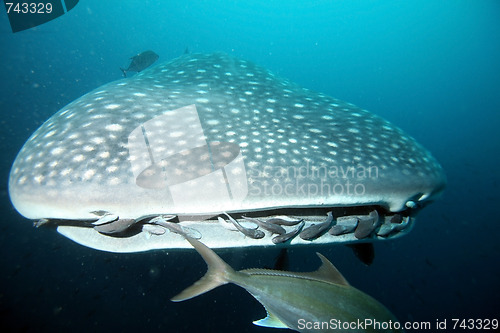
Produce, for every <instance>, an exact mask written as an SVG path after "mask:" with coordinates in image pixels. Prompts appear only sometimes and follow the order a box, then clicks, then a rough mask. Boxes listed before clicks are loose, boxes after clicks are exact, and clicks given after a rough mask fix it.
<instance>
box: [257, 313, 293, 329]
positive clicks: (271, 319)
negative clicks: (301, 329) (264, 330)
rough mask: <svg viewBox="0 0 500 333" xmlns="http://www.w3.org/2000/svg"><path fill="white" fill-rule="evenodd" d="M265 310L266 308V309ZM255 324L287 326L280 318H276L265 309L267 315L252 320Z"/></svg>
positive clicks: (273, 326)
mask: <svg viewBox="0 0 500 333" xmlns="http://www.w3.org/2000/svg"><path fill="white" fill-rule="evenodd" d="M266 311H267V309H266ZM253 323H254V324H255V325H257V326H264V327H272V328H289V327H288V326H286V325H285V324H283V322H282V321H281V320H279V319H278V317H276V316H275V315H274V314H273V313H272V312H269V311H267V317H266V318H262V319H260V320H256V321H254V322H253Z"/></svg>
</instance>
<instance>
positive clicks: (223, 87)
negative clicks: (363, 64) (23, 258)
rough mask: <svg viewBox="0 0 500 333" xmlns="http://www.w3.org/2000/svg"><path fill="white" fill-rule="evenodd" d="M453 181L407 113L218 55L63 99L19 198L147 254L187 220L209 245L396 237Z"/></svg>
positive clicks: (38, 140) (84, 240)
mask: <svg viewBox="0 0 500 333" xmlns="http://www.w3.org/2000/svg"><path fill="white" fill-rule="evenodd" d="M445 185H446V177H445V174H444V171H443V169H442V167H441V166H440V164H439V163H438V162H437V160H436V159H435V158H434V157H433V156H432V154H431V153H430V152H429V151H428V150H426V149H425V148H424V147H422V146H421V145H420V144H419V143H418V142H416V141H415V140H414V139H413V138H412V137H410V136H409V135H407V134H406V133H404V132H403V130H401V129H400V128H398V127H397V126H395V125H393V124H391V123H389V122H388V121H386V120H384V119H382V118H381V117H379V116H377V115H375V114H373V113H371V112H369V111H367V110H364V109H362V108H359V107H357V106H355V105H353V104H350V103H347V102H343V101H341V100H338V99H335V98H333V97H330V96H327V95H325V94H322V93H318V92H314V91H311V90H309V89H306V88H302V87H300V86H299V85H298V84H295V83H293V82H291V81H290V80H287V79H285V78H282V77H279V76H277V75H275V74H273V73H272V72H271V71H269V70H267V69H266V68H263V67H261V66H259V65H256V64H254V63H252V62H250V61H247V60H243V59H239V58H236V57H233V56H230V55H227V54H224V53H211V54H185V55H183V56H181V57H179V58H176V59H173V60H170V61H168V62H165V63H161V64H157V65H155V66H152V67H149V68H147V69H145V70H143V71H141V72H140V73H138V74H137V75H135V76H133V77H132V78H127V79H121V80H117V81H114V82H110V83H108V84H105V85H103V86H101V87H99V88H97V89H95V90H93V91H91V92H89V93H87V94H86V95H84V96H82V97H80V98H78V99H77V100H75V101H74V102H72V103H70V104H69V105H67V106H65V107H63V108H62V109H61V110H60V111H58V112H57V113H55V114H54V115H53V116H52V117H50V118H49V119H48V120H47V121H46V122H45V123H44V124H43V125H42V126H40V128H38V129H37V130H36V131H35V132H34V133H33V135H32V136H31V137H30V138H29V139H28V140H27V142H26V143H25V144H24V146H23V147H22V148H21V150H20V151H19V153H18V155H17V157H16V159H15V161H14V163H13V165H12V168H11V172H10V176H9V196H10V199H11V202H12V204H13V206H14V207H15V209H16V210H17V211H18V212H19V213H20V214H21V215H23V216H24V217H26V218H28V219H30V220H33V221H34V223H35V225H36V226H42V225H43V226H48V227H54V228H56V229H57V231H58V232H59V233H61V234H62V235H64V236H66V237H68V238H70V239H72V240H74V241H75V242H77V243H80V244H82V245H84V246H88V247H91V248H94V249H99V250H103V251H110V252H139V251H147V250H153V249H162V248H170V249H174V248H187V247H188V246H189V245H188V244H186V242H185V240H184V238H183V236H182V235H183V234H187V235H188V236H190V237H192V238H195V239H201V240H203V242H204V243H205V244H207V246H209V247H211V248H231V247H250V246H281V245H285V246H290V245H307V244H330V243H357V242H363V243H366V242H373V241H378V240H388V239H392V238H395V237H399V236H401V235H404V234H407V233H408V232H409V231H410V230H411V228H412V226H413V225H414V223H415V220H416V216H417V214H418V212H419V211H420V210H421V209H422V208H424V207H425V206H426V205H427V204H429V203H430V202H432V201H434V200H435V199H436V198H438V197H439V196H440V195H441V193H442V192H443V190H444V188H445ZM277 226H278V227H277Z"/></svg>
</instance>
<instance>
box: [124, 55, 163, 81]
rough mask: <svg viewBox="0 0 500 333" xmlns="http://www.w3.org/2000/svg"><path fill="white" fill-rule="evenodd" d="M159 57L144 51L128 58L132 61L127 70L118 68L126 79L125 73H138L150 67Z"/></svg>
mask: <svg viewBox="0 0 500 333" xmlns="http://www.w3.org/2000/svg"><path fill="white" fill-rule="evenodd" d="M158 58H159V56H158V55H157V54H156V53H154V52H153V51H144V52H142V53H139V54H138V55H135V56H133V57H132V58H130V60H132V61H131V62H130V65H128V68H127V69H123V68H120V69H121V70H122V72H123V76H124V77H127V72H140V71H143V70H145V69H146V68H148V67H149V66H151V65H152V64H154V63H155V61H156V60H158Z"/></svg>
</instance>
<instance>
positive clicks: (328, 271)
mask: <svg viewBox="0 0 500 333" xmlns="http://www.w3.org/2000/svg"><path fill="white" fill-rule="evenodd" d="M316 255H317V256H318V257H319V258H320V259H321V266H320V268H318V270H317V271H315V272H312V273H310V274H311V277H313V278H315V279H317V280H321V281H326V282H331V283H335V284H340V285H343V286H349V282H347V280H346V279H345V278H344V276H343V275H342V274H341V273H340V272H339V270H338V269H337V267H335V266H333V264H332V263H331V262H330V260H328V259H327V258H326V257H325V256H324V255H322V254H321V253H319V252H316Z"/></svg>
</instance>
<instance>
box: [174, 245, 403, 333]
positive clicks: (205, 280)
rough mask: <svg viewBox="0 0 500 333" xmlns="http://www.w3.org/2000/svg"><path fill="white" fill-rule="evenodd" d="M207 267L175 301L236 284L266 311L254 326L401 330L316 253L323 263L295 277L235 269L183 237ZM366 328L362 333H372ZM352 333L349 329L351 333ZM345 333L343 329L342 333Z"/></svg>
mask: <svg viewBox="0 0 500 333" xmlns="http://www.w3.org/2000/svg"><path fill="white" fill-rule="evenodd" d="M186 239H187V240H188V241H189V243H191V245H192V246H193V247H194V248H195V249H196V251H198V253H199V254H200V255H201V256H202V257H203V259H204V260H205V262H206V263H207V265H208V271H207V273H206V274H205V276H203V277H202V278H201V279H200V280H198V281H197V282H195V283H194V284H193V285H192V286H190V287H188V288H187V289H185V290H183V291H182V292H181V293H180V294H178V295H177V296H175V297H173V298H172V299H171V300H172V301H174V302H180V301H184V300H187V299H190V298H193V297H196V296H198V295H201V294H203V293H205V292H207V291H210V290H212V289H214V288H216V287H218V286H221V285H224V284H227V283H234V284H236V285H238V286H240V287H242V288H245V290H246V291H248V292H249V293H250V294H251V295H252V296H253V297H255V299H257V300H258V301H259V302H260V303H261V304H262V305H263V306H264V307H265V309H266V311H267V317H266V318H263V319H261V320H257V321H254V324H255V325H258V326H265V327H273V328H289V329H292V330H296V331H299V332H325V331H334V329H332V328H331V327H330V329H325V328H324V327H323V328H322V329H318V328H317V327H316V328H315V326H314V323H324V322H331V320H332V319H334V320H338V321H341V322H348V323H354V322H358V320H359V321H361V322H365V319H366V320H369V319H372V320H373V321H375V320H376V321H377V322H383V323H391V325H392V326H391V327H392V328H393V329H388V330H376V331H377V332H401V330H399V329H396V328H394V327H398V325H399V323H398V322H397V319H396V318H395V317H394V315H393V314H392V313H391V312H390V311H389V310H388V309H387V308H386V307H384V306H383V305H382V304H380V303H379V302H378V301H377V300H375V299H374V298H372V297H370V296H368V295H367V294H365V293H363V292H362V291H360V290H358V289H356V288H354V287H352V286H351V285H349V283H348V282H347V281H346V279H345V278H344V277H343V276H342V274H340V272H339V271H338V270H337V268H335V266H334V265H333V264H332V263H331V262H330V261H329V260H328V259H327V258H326V257H324V256H323V255H321V254H320V253H316V254H317V255H318V257H319V258H320V259H321V262H322V265H321V267H320V268H319V269H318V270H317V271H315V272H307V273H296V272H288V271H277V270H271V269H256V268H254V269H245V270H241V271H235V270H233V269H232V268H231V267H230V266H229V265H228V264H227V263H225V262H224V261H223V260H222V259H221V258H220V257H219V256H218V255H217V254H216V253H215V252H214V251H212V250H211V249H210V248H208V247H207V246H205V245H204V244H203V243H201V242H199V241H197V240H195V239H192V238H189V237H186ZM372 329H373V328H372V327H367V326H364V327H363V329H362V330H359V329H357V330H352V331H368V332H369V331H372ZM350 331H351V330H349V332H350ZM343 332H346V331H343Z"/></svg>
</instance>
